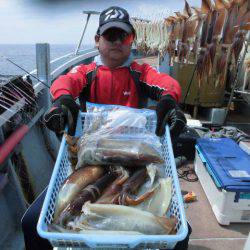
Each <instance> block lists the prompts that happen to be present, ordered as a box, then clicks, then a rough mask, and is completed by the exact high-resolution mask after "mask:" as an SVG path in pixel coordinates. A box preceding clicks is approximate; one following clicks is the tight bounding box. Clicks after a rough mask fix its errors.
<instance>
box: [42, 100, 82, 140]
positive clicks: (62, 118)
mask: <svg viewBox="0 0 250 250" xmlns="http://www.w3.org/2000/svg"><path fill="white" fill-rule="evenodd" d="M78 112H79V107H78V105H77V104H76V103H75V101H74V99H73V98H72V96H71V95H62V96H60V97H59V98H58V99H56V100H55V101H54V103H53V105H52V107H51V109H50V110H49V111H47V112H46V113H45V115H44V122H45V125H46V127H47V128H48V129H50V130H52V131H54V132H55V133H56V134H61V133H62V132H63V131H64V129H65V126H66V125H68V129H69V130H68V134H69V135H71V136H74V135H75V130H76V123H77V117H78Z"/></svg>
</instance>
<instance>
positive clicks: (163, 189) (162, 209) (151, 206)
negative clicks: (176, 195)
mask: <svg viewBox="0 0 250 250" xmlns="http://www.w3.org/2000/svg"><path fill="white" fill-rule="evenodd" d="M171 199H172V180H171V178H161V179H159V181H158V183H157V185H156V187H155V193H154V195H153V196H152V197H150V198H149V199H147V200H145V201H143V202H142V203H141V204H139V205H136V206H135V207H136V208H139V209H141V210H143V211H148V212H150V213H152V214H154V215H157V216H164V215H166V213H167V211H168V209H169V207H170V203H171Z"/></svg>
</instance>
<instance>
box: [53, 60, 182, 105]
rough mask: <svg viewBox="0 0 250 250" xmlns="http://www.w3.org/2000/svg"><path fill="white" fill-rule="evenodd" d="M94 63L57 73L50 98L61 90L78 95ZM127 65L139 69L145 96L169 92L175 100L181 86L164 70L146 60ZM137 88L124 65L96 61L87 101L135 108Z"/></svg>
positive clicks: (137, 70) (134, 69)
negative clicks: (159, 69) (142, 62)
mask: <svg viewBox="0 0 250 250" xmlns="http://www.w3.org/2000/svg"><path fill="white" fill-rule="evenodd" d="M96 67H97V64H96V62H93V63H91V64H88V65H83V64H81V65H79V66H76V67H75V68H73V69H72V70H71V71H70V72H69V73H67V74H66V75H63V76H60V77H59V78H58V79H57V80H55V81H54V83H53V84H52V86H51V89H50V91H51V94H52V97H53V99H57V98H58V97H60V96H61V95H64V94H70V95H71V96H72V97H73V98H75V99H76V98H78V97H79V95H80V93H81V92H82V90H83V89H84V88H85V87H86V84H87V79H86V75H87V73H89V72H91V71H93V70H94V69H95V68H96ZM130 68H131V70H133V71H136V72H139V73H140V82H141V84H142V85H144V86H143V88H144V89H146V91H145V93H146V94H145V95H147V97H150V98H151V99H153V100H156V101H158V100H159V99H160V97H161V96H162V95H165V94H170V95H171V96H172V97H174V98H175V100H176V101H177V102H179V100H180V97H181V88H180V86H179V83H178V82H177V81H176V80H175V79H173V78H172V77H170V76H168V75H167V74H164V73H159V72H157V71H156V70H155V69H154V68H153V67H151V66H150V65H148V64H142V65H140V64H138V63H137V62H135V61H132V62H131V63H130ZM137 92H138V90H137V88H136V85H135V83H134V80H133V77H132V76H131V74H130V72H129V67H128V66H121V67H118V68H116V69H110V68H108V67H107V66H104V65H100V66H98V68H97V72H96V77H95V79H94V80H93V82H92V84H91V87H90V93H89V97H88V101H90V102H93V103H101V104H117V105H123V106H128V107H134V108H137V107H138V101H139V100H138V99H139V98H138V93H137Z"/></svg>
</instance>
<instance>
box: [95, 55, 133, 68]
mask: <svg viewBox="0 0 250 250" xmlns="http://www.w3.org/2000/svg"><path fill="white" fill-rule="evenodd" d="M133 60H134V58H133V55H132V53H130V55H129V57H128V59H127V60H126V61H125V62H124V63H123V64H122V65H121V66H119V67H117V68H122V67H130V65H131V63H132V62H133ZM94 62H95V63H96V65H97V66H105V65H104V63H103V62H102V58H101V56H100V55H98V56H96V57H95V59H94Z"/></svg>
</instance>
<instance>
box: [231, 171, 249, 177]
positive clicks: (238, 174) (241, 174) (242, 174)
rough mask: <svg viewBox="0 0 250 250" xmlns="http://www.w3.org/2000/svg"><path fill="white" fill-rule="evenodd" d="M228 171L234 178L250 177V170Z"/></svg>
mask: <svg viewBox="0 0 250 250" xmlns="http://www.w3.org/2000/svg"><path fill="white" fill-rule="evenodd" d="M228 172H229V174H230V175H231V176H232V177H234V178H240V177H250V175H249V174H248V172H247V171H244V170H229V171H228Z"/></svg>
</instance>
